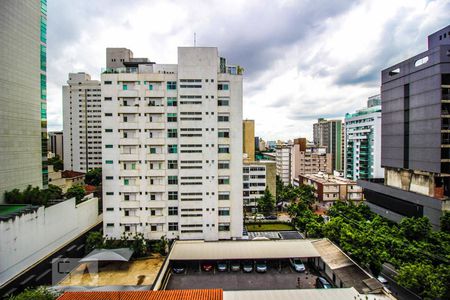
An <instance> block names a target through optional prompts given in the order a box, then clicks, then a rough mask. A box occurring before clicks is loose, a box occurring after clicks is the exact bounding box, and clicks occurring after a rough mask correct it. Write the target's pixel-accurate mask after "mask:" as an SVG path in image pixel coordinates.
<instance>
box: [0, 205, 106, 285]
mask: <svg viewBox="0 0 450 300" xmlns="http://www.w3.org/2000/svg"><path fill="white" fill-rule="evenodd" d="M100 220H101V216H99V215H98V198H93V197H90V199H88V200H86V201H84V202H82V203H80V204H78V205H76V202H75V198H72V199H69V200H66V201H64V202H61V203H58V204H55V205H53V206H50V207H47V208H45V207H43V206H42V207H40V208H39V209H38V210H37V211H35V212H33V213H27V214H24V215H21V216H17V217H15V218H14V219H10V220H7V221H1V222H0V287H1V286H3V285H4V284H5V283H6V282H8V281H9V280H10V279H12V278H14V277H15V276H16V275H18V274H19V273H20V272H22V271H23V270H25V269H27V268H29V267H30V266H32V265H33V264H35V263H37V262H38V261H39V260H41V259H43V258H45V257H46V256H47V255H49V254H51V253H52V252H53V251H55V250H56V249H58V248H59V247H61V246H63V245H64V244H66V243H67V242H69V241H71V240H72V239H74V238H76V237H77V236H78V235H80V234H81V233H83V232H84V231H86V230H87V229H89V228H91V227H92V226H94V225H95V224H97V223H98V222H99V221H100Z"/></svg>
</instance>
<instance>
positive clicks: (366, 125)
mask: <svg viewBox="0 0 450 300" xmlns="http://www.w3.org/2000/svg"><path fill="white" fill-rule="evenodd" d="M352 121H357V122H359V123H356V124H351V123H350V122H352ZM371 132H372V133H373V140H371V141H369V143H368V144H369V146H370V149H369V151H370V153H371V157H372V162H371V164H370V165H369V168H370V172H371V175H370V178H384V169H383V168H382V167H381V112H375V113H370V114H365V115H360V116H356V117H352V118H346V119H345V147H344V151H345V154H344V157H345V159H344V165H345V167H344V171H345V175H344V176H345V177H346V178H349V179H352V180H357V179H359V177H360V176H359V167H358V165H359V163H360V161H359V159H360V157H359V154H358V153H359V149H360V146H361V140H367V139H368V138H369V134H370V133H371ZM349 140H353V141H354V147H353V149H352V151H353V164H352V166H351V167H350V168H351V169H352V170H353V176H352V177H351V178H350V177H347V175H348V174H347V167H348V164H349V163H348V162H347V151H348V148H347V145H348V141H349Z"/></svg>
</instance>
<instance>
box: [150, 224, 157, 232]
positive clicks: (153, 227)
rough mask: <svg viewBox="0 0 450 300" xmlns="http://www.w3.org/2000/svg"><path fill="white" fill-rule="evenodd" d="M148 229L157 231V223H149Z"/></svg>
mask: <svg viewBox="0 0 450 300" xmlns="http://www.w3.org/2000/svg"><path fill="white" fill-rule="evenodd" d="M150 231H158V226H157V225H150Z"/></svg>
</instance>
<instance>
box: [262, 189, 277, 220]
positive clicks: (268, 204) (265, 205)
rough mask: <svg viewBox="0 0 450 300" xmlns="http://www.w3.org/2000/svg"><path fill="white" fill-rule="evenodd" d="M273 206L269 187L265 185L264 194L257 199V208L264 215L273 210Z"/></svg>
mask: <svg viewBox="0 0 450 300" xmlns="http://www.w3.org/2000/svg"><path fill="white" fill-rule="evenodd" d="M274 208H275V201H274V199H273V196H272V193H271V192H270V191H269V188H268V187H266V190H265V191H264V195H263V196H262V197H260V198H259V199H258V210H259V211H260V212H262V213H264V214H266V215H268V214H270V213H272V212H273V210H274Z"/></svg>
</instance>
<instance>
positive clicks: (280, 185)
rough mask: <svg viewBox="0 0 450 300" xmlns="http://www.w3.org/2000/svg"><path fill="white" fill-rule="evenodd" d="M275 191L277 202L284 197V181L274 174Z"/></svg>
mask: <svg viewBox="0 0 450 300" xmlns="http://www.w3.org/2000/svg"><path fill="white" fill-rule="evenodd" d="M276 193H277V199H276V201H277V203H278V202H281V201H283V200H284V199H283V197H284V183H283V181H282V180H281V178H280V176H278V175H277V176H276Z"/></svg>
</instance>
